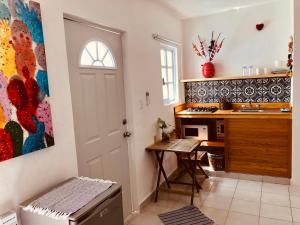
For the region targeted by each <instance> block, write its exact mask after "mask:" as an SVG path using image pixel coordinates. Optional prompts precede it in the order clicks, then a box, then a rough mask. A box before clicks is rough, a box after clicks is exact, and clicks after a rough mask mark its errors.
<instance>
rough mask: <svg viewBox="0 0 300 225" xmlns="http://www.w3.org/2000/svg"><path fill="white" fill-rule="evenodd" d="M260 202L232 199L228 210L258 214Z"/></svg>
mask: <svg viewBox="0 0 300 225" xmlns="http://www.w3.org/2000/svg"><path fill="white" fill-rule="evenodd" d="M259 209H260V203H259V202H249V201H244V200H239V199H233V201H232V204H231V207H230V211H235V212H239V213H245V214H250V215H254V216H259Z"/></svg>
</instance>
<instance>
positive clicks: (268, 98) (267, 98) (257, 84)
mask: <svg viewBox="0 0 300 225" xmlns="http://www.w3.org/2000/svg"><path fill="white" fill-rule="evenodd" d="M222 97H223V98H227V99H228V100H229V101H231V102H232V103H242V102H259V103H275V102H290V101H291V78H290V77H276V78H256V79H238V80H219V81H218V80H215V81H199V82H187V83H185V101H186V103H217V102H218V100H219V98H222Z"/></svg>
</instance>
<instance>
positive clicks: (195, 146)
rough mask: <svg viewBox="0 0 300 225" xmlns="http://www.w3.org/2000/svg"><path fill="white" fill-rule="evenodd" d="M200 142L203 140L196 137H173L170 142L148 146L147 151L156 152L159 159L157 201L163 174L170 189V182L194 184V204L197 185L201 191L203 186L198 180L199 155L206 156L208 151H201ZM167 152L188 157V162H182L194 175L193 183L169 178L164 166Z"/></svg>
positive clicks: (192, 175) (192, 198) (190, 173)
mask: <svg viewBox="0 0 300 225" xmlns="http://www.w3.org/2000/svg"><path fill="white" fill-rule="evenodd" d="M200 144H201V141H199V140H194V139H173V140H170V141H169V142H158V143H155V144H153V145H151V146H149V147H147V148H146V150H147V151H149V152H154V153H155V156H156V159H157V161H158V165H159V171H158V176H157V183H156V193H155V202H157V199H158V192H159V186H160V178H161V174H163V176H164V179H165V181H166V184H167V186H168V188H169V189H170V188H171V185H170V184H172V183H173V184H183V185H191V186H192V195H191V205H193V203H194V193H195V187H196V188H197V191H198V192H199V189H201V186H200V185H199V183H198V182H197V180H196V167H197V159H199V155H200V156H202V157H204V155H205V154H206V152H201V151H199V146H200ZM165 152H173V153H175V154H176V156H177V158H178V160H180V159H182V157H187V158H188V163H186V162H185V161H184V160H182V163H183V166H184V168H185V171H186V172H187V173H188V174H189V175H190V176H191V177H192V183H191V184H190V183H183V182H176V181H170V180H169V179H168V176H167V174H166V172H165V170H164V167H163V161H164V155H165ZM190 165H192V166H190Z"/></svg>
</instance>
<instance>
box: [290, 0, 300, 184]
mask: <svg viewBox="0 0 300 225" xmlns="http://www.w3.org/2000/svg"><path fill="white" fill-rule="evenodd" d="M299 10H300V1H298V0H294V33H295V34H294V38H295V56H294V57H295V58H294V60H295V65H294V74H295V76H294V78H293V86H294V88H293V90H294V92H293V94H294V99H293V103H294V104H293V105H294V108H293V171H292V172H293V173H292V183H293V184H294V185H299V186H300V139H299V134H300V116H299V115H300V89H299V86H300V77H299V74H300V15H299Z"/></svg>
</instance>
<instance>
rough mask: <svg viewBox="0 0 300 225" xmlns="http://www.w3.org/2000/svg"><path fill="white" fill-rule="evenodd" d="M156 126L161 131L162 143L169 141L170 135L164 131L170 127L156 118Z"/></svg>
mask: <svg viewBox="0 0 300 225" xmlns="http://www.w3.org/2000/svg"><path fill="white" fill-rule="evenodd" d="M157 126H158V128H160V129H161V131H162V141H164V142H168V141H170V135H169V133H168V131H167V130H166V129H167V128H168V127H169V126H170V125H169V124H167V123H166V121H164V120H162V119H161V118H158V120H157Z"/></svg>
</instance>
